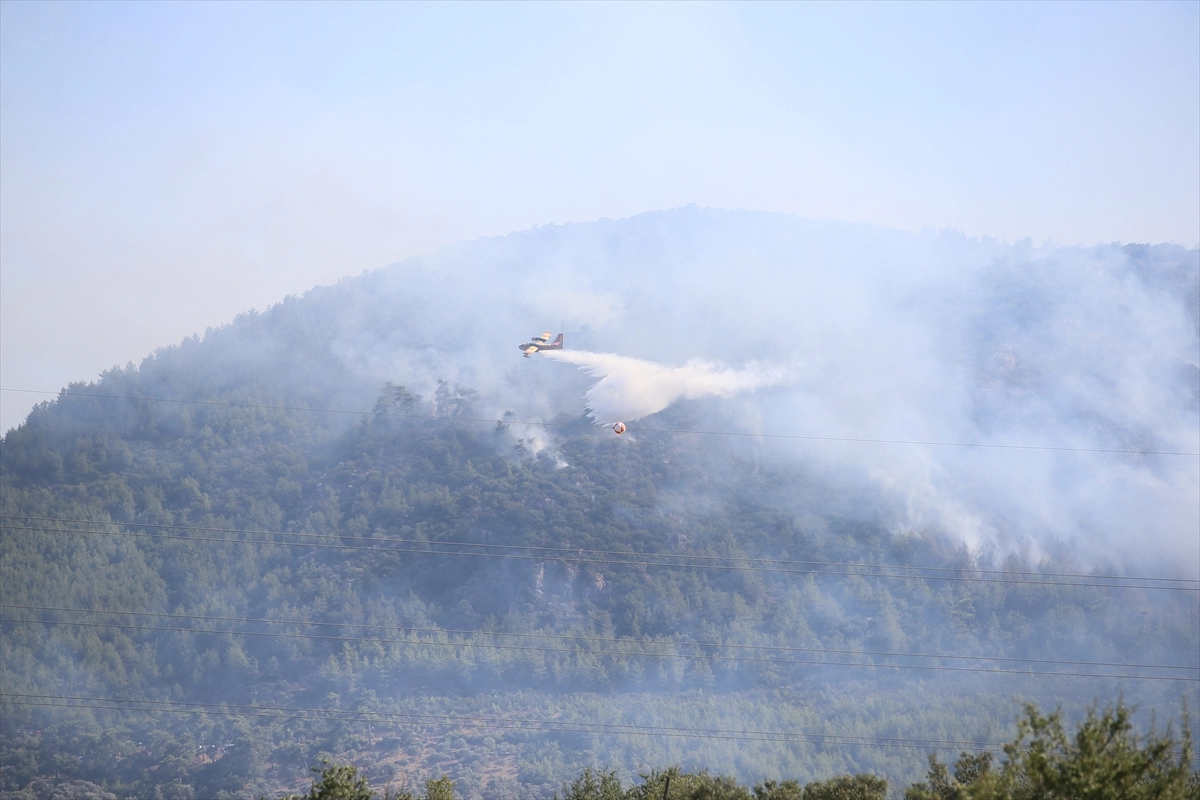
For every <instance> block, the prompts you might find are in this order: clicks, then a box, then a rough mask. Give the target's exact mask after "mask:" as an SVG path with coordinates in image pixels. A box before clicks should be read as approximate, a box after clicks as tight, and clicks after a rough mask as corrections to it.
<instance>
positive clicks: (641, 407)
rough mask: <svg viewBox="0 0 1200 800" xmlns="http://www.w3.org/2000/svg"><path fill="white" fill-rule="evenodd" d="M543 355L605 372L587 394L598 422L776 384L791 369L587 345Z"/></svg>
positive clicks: (595, 373)
mask: <svg viewBox="0 0 1200 800" xmlns="http://www.w3.org/2000/svg"><path fill="white" fill-rule="evenodd" d="M543 355H545V356H547V357H549V358H553V359H555V360H558V361H565V362H566V363H568V364H575V365H576V366H578V367H579V368H581V369H582V370H584V371H585V372H586V373H588V374H589V375H592V376H595V377H598V378H600V380H599V381H598V382H597V383H596V384H595V385H594V386H592V388H590V389H589V390H588V391H587V394H586V395H585V396H584V400H585V403H586V406H587V410H588V413H589V415H590V416H591V417H592V419H593V420H595V422H596V424H598V425H611V424H612V423H614V422H619V421H629V420H635V419H641V418H642V417H648V416H650V415H651V414H655V413H657V412H659V411H662V410H663V409H664V408H666V407H667V406H669V405H671V404H672V403H674V402H675V401H677V400H698V399H700V398H702V397H732V396H733V395H735V394H740V393H741V392H752V391H754V390H755V389H761V388H765V387H767V386H775V385H778V384H779V383H782V382H783V381H784V379H785V378H786V375H787V373H786V371H785V370H783V369H780V368H778V367H762V366H760V365H758V364H755V363H751V364H749V365H747V366H746V367H745V368H744V369H740V370H737V369H730V368H729V367H726V366H723V365H721V364H716V363H713V362H709V361H701V360H693V361H689V362H687V363H686V364H684V365H683V366H682V367H668V366H665V365H663V364H656V363H654V362H653V361H644V360H642V359H640V358H629V357H628V356H619V355H616V354H614V353H589V352H587V351H586V350H547V351H545V352H544V353H543Z"/></svg>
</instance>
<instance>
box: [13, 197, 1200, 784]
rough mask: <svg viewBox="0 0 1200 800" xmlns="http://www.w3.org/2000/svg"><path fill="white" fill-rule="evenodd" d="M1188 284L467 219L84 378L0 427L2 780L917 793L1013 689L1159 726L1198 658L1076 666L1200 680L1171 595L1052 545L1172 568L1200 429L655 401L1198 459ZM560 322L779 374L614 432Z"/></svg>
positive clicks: (853, 232) (836, 230)
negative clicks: (593, 413)
mask: <svg viewBox="0 0 1200 800" xmlns="http://www.w3.org/2000/svg"><path fill="white" fill-rule="evenodd" d="M1196 276H1197V253H1196V251H1185V250H1182V249H1180V248H1171V247H1156V248H1136V247H1116V246H1114V247H1108V248H1096V249H1092V250H1076V249H1066V250H1056V251H1052V252H1045V253H1039V252H1036V251H1032V250H1031V249H1030V248H1028V247H1025V246H1022V245H1017V246H1006V245H1001V244H997V243H990V242H978V241H971V240H964V239H962V238H961V237H956V236H953V235H932V234H929V235H921V236H910V235H908V234H901V233H896V232H890V231H881V230H877V229H871V228H863V227H855V226H845V225H835V224H830V223H813V222H807V221H801V220H793V219H790V218H786V217H779V216H776V215H760V214H744V213H733V212H714V211H707V210H697V209H685V210H681V211H676V212H664V213H662V214H652V215H643V216H642V217H637V218H633V219H631V220H623V221H619V222H601V223H595V224H591V225H582V226H568V227H566V228H551V229H539V230H535V231H530V232H526V233H523V234H514V235H513V236H510V237H505V238H502V239H496V240H483V241H480V242H475V243H468V244H464V245H459V246H456V247H454V248H448V249H447V250H445V251H443V252H441V253H439V254H436V255H434V256H431V257H429V258H427V259H418V260H414V261H412V262H406V263H405V264H402V265H396V266H393V267H389V268H387V269H385V270H381V271H379V272H375V273H370V274H366V275H363V276H361V277H358V278H354V279H348V280H346V281H343V282H342V283H340V284H338V285H337V286H335V287H330V288H325V289H315V290H313V291H312V292H310V293H309V294H307V295H305V296H304V297H303V298H291V299H289V300H287V301H285V302H283V303H281V304H280V305H278V306H276V307H274V308H272V309H271V310H269V311H267V312H265V313H263V314H248V315H246V316H244V317H242V318H240V319H239V320H237V321H236V322H235V323H234V324H232V325H230V326H227V327H225V328H222V329H219V330H215V331H210V332H208V334H206V336H205V337H204V339H203V340H200V339H193V340H188V341H185V342H184V343H183V344H182V345H180V346H179V347H175V348H167V349H164V350H162V351H159V352H158V353H156V354H154V355H153V356H151V357H150V358H148V359H147V360H146V361H145V362H143V364H141V365H140V366H138V367H132V366H131V367H128V368H125V369H115V370H113V371H111V372H109V373H106V374H105V375H104V376H103V377H102V379H101V380H100V381H98V382H96V383H94V384H88V385H83V384H80V385H75V386H72V387H68V390H67V391H66V392H65V393H64V395H63V396H61V397H59V398H58V399H57V400H55V401H54V402H52V403H48V404H45V405H44V406H42V407H39V408H38V409H36V410H35V411H34V412H33V414H31V416H30V418H29V420H28V421H27V423H26V424H25V425H23V426H22V427H21V428H19V429H17V430H15V431H13V432H11V433H10V434H9V435H8V436H6V437H5V439H4V441H3V443H2V445H0V471H2V472H0V478H2V480H3V506H2V507H3V514H4V515H5V517H4V528H3V537H2V539H0V548H2V549H0V555H2V563H0V569H2V570H3V574H2V575H0V585H2V587H3V589H2V591H3V603H4V604H5V606H6V607H5V619H6V621H5V622H4V623H3V645H4V650H3V653H4V657H3V664H2V665H0V667H2V670H3V672H2V677H3V686H4V691H5V693H6V697H5V709H4V712H5V713H4V715H3V720H0V726H2V727H0V735H2V740H3V741H2V744H3V748H4V754H3V763H4V766H5V769H4V771H3V772H2V773H0V775H2V778H0V781H2V782H3V785H2V786H0V789H3V790H8V791H12V790H16V789H19V788H21V787H22V786H25V785H27V784H28V783H29V782H30V781H31V780H33V779H34V778H35V777H36V776H39V775H40V776H48V775H58V776H67V777H71V778H79V779H85V780H88V781H91V782H93V783H97V784H101V785H104V786H106V787H108V788H109V789H110V790H112V791H115V792H118V793H121V792H126V793H130V794H132V795H135V796H152V795H154V793H157V794H158V795H161V796H164V797H165V796H178V797H185V796H197V797H208V796H216V795H217V794H219V793H221V792H228V793H232V794H233V795H239V794H244V795H246V796H251V795H253V796H257V793H261V792H263V791H270V790H273V789H276V788H278V787H281V786H283V785H288V784H293V783H295V782H297V781H303V780H304V779H305V773H306V769H307V765H308V764H310V763H313V761H314V760H316V759H319V757H320V754H321V753H331V754H335V755H337V756H338V757H342V758H353V759H355V760H357V761H358V762H359V763H361V764H362V765H364V766H365V767H367V768H368V769H369V770H370V774H372V775H373V776H374V777H375V778H376V779H378V778H379V777H380V776H385V775H386V774H387V773H388V771H389V770H392V771H399V770H402V771H405V772H407V773H408V774H409V775H412V776H425V775H429V774H433V772H435V771H441V770H444V771H448V772H450V773H451V774H452V775H453V776H454V777H455V778H456V779H457V780H458V782H459V786H460V789H463V790H464V791H465V793H466V794H467V795H468V796H478V795H487V796H515V795H520V794H533V795H535V796H545V795H548V794H550V793H552V792H553V791H554V789H556V788H557V787H558V785H559V783H560V782H561V781H562V780H564V779H567V778H571V777H574V776H575V775H577V774H578V772H579V769H580V768H581V767H582V766H584V765H587V764H594V765H599V766H608V765H612V766H615V767H618V768H619V769H620V770H622V771H623V773H624V774H626V775H629V774H630V773H631V772H633V771H636V769H637V768H638V767H639V766H642V765H644V766H662V765H665V764H668V763H674V762H682V763H683V764H684V766H696V765H699V766H707V767H711V768H713V769H715V770H720V771H725V772H728V773H733V774H737V775H739V776H741V777H742V778H743V779H744V780H746V781H750V782H753V781H757V780H760V779H763V778H779V777H788V778H800V779H808V778H817V777H828V776H829V775H832V774H835V773H839V772H847V771H858V770H873V771H876V772H878V773H879V774H884V775H887V776H889V777H891V778H893V779H895V780H900V781H903V780H911V779H913V778H916V777H918V776H919V775H921V774H923V769H924V763H923V750H924V749H926V748H929V747H942V748H944V749H947V750H949V751H953V752H957V750H959V749H963V748H964V747H968V746H985V745H987V744H989V743H999V742H1003V741H1005V740H1006V739H1007V738H1008V737H1009V733H1010V727H1011V722H1012V720H1013V718H1014V717H1015V715H1016V713H1017V706H1016V705H1015V703H1014V701H1015V700H1019V699H1029V700H1040V701H1042V702H1043V703H1046V704H1049V705H1054V704H1055V703H1057V702H1064V703H1066V704H1067V705H1066V707H1067V710H1068V711H1069V712H1070V713H1072V714H1078V713H1079V712H1080V710H1081V709H1082V708H1083V707H1085V706H1086V705H1087V704H1088V703H1089V702H1090V701H1091V700H1092V699H1093V698H1097V697H1099V698H1101V699H1108V698H1110V697H1112V696H1114V695H1115V694H1117V693H1118V692H1124V694H1125V697H1126V699H1128V700H1132V701H1134V702H1137V703H1140V704H1141V707H1142V710H1143V712H1144V713H1149V712H1151V711H1157V712H1158V713H1159V714H1160V715H1168V716H1169V715H1172V714H1174V713H1176V712H1177V710H1178V699H1179V696H1180V692H1181V691H1183V692H1186V693H1188V696H1190V697H1191V698H1192V702H1193V703H1194V702H1195V701H1196V690H1195V688H1194V687H1195V683H1194V682H1191V683H1188V682H1179V681H1177V680H1144V679H1139V678H1136V677H1132V676H1150V675H1152V676H1154V677H1156V678H1169V677H1179V676H1181V675H1184V676H1187V675H1189V674H1190V673H1186V672H1181V671H1179V670H1151V669H1144V668H1137V669H1135V668H1133V667H1131V666H1099V665H1097V663H1096V662H1105V663H1108V664H1117V665H1121V664H1124V665H1129V664H1155V665H1166V664H1176V665H1180V664H1181V665H1185V666H1188V665H1190V666H1195V665H1196V664H1197V652H1198V647H1200V635H1198V633H1197V629H1198V627H1200V625H1198V622H1200V619H1198V615H1197V609H1196V604H1195V600H1194V593H1193V592H1187V591H1174V590H1161V589H1155V590H1147V589H1111V588H1099V587H1097V586H1096V585H1095V584H1096V583H1106V582H1107V583H1111V581H1097V580H1094V579H1088V578H1082V577H1079V578H1066V577H1061V576H1060V577H1050V578H1042V577H1039V575H1042V574H1048V573H1059V574H1063V573H1070V574H1079V573H1086V572H1088V571H1090V570H1091V569H1092V568H1093V567H1095V566H1096V565H1097V564H1099V565H1102V567H1103V570H1102V571H1103V572H1104V573H1105V574H1111V573H1113V572H1114V571H1118V572H1119V571H1124V570H1130V569H1132V570H1141V571H1144V570H1150V569H1153V570H1155V571H1156V572H1157V574H1160V575H1166V576H1168V577H1190V578H1194V577H1196V575H1195V561H1196V558H1195V554H1194V551H1195V547H1196V542H1195V541H1194V539H1195V537H1194V536H1191V537H1190V538H1189V535H1188V534H1187V531H1188V530H1189V529H1188V528H1187V527H1186V526H1187V525H1188V524H1189V523H1190V521H1191V517H1192V516H1194V515H1195V510H1194V509H1195V506H1194V503H1193V505H1192V506H1189V505H1188V503H1189V502H1191V501H1192V499H1194V497H1195V495H1196V492H1197V486H1196V484H1197V477H1196V475H1195V472H1196V467H1195V459H1187V458H1172V457H1162V456H1158V457H1156V456H1147V455H1140V456H1130V455H1120V454H1113V453H1096V452H1060V451H1040V450H1032V451H1021V450H1012V451H996V450H982V451H981V450H979V449H968V448H933V447H912V446H903V445H888V446H880V445H864V444H862V443H858V444H854V443H849V442H840V443H837V442H815V441H796V440H777V439H771V438H762V437H759V436H717V437H714V436H704V435H696V434H683V433H679V431H683V430H716V431H722V432H724V433H738V434H759V433H768V434H771V433H807V434H809V435H818V436H820V435H825V436H848V437H854V438H867V439H869V438H890V439H928V440H938V441H958V442H969V441H980V440H983V441H992V442H1006V441H1007V442H1010V443H1026V444H1052V445H1058V446H1066V447H1082V448H1088V447H1091V448H1095V449H1109V450H1111V449H1120V450H1162V451H1178V450H1187V449H1188V448H1189V447H1194V445H1193V444H1189V443H1190V442H1194V428H1195V417H1196V413H1197V412H1196V409H1197V407H1198V405H1197V404H1198V402H1200V398H1198V395H1197V393H1196V391H1195V387H1196V359H1195V358H1194V355H1195V352H1196V342H1197V334H1196V325H1197V309H1196V303H1195V297H1196V285H1197V284H1196ZM559 320H562V322H563V324H562V325H561V327H562V328H564V329H565V330H566V331H567V342H568V347H574V348H584V347H590V348H593V349H601V348H603V349H606V350H612V351H615V352H619V353H624V354H627V355H639V356H641V357H643V358H646V359H651V360H658V361H664V362H668V363H680V362H682V361H685V360H687V359H691V358H706V359H711V360H715V361H721V362H724V363H728V364H740V363H744V362H745V361H746V360H749V359H757V360H759V361H761V362H764V363H767V364H772V365H777V366H782V367H785V368H787V369H788V370H790V373H789V374H791V375H792V376H793V378H792V380H791V381H790V382H789V383H788V384H787V385H784V386H779V387H776V388H773V389H770V390H763V391H760V392H759V393H756V394H753V395H744V396H740V397H737V398H734V399H731V400H717V399H712V398H710V399H707V400H704V399H701V400H693V401H686V402H682V403H678V404H675V405H673V406H672V407H671V408H669V409H667V410H666V411H664V412H661V413H660V414H657V415H655V416H654V417H652V418H648V419H646V420H643V421H641V422H640V423H639V424H636V425H633V426H631V427H632V431H631V433H632V435H629V434H627V435H626V436H624V437H620V438H618V437H615V436H613V434H612V433H611V432H609V431H606V430H603V429H599V428H596V427H594V426H592V425H590V424H589V423H588V420H587V419H585V418H584V417H583V416H582V413H583V401H582V396H583V392H584V390H585V389H586V388H587V386H588V385H589V384H590V382H591V379H589V378H588V377H587V376H585V375H583V374H582V373H579V372H576V371H574V370H572V369H571V368H569V367H567V366H566V365H562V364H553V363H546V362H544V361H539V360H536V359H531V360H529V361H523V360H522V359H521V358H520V354H519V353H518V352H517V351H516V348H515V347H514V345H515V344H516V343H518V342H519V341H521V336H522V335H523V334H524V333H528V332H529V331H528V330H526V329H530V330H532V329H534V328H538V329H540V328H544V327H546V326H547V325H550V326H555V325H556V323H557V322H558V321H559ZM388 382H391V384H389V383H388ZM1101 389H1103V391H1101ZM130 398H138V399H130ZM330 409H333V410H336V411H337V412H339V413H330V412H329V410H330ZM347 411H348V412H362V413H340V412H347ZM505 412H512V413H511V414H510V415H509V416H508V418H507V419H508V421H507V422H505V421H503V420H504V419H505V416H504V415H505ZM1189 415H1190V417H1189ZM1189 420H1190V421H1189ZM1189 425H1190V426H1191V427H1189ZM1188 437H1192V438H1191V439H1189V438H1188ZM1189 515H1191V516H1189ZM1190 530H1191V531H1193V532H1194V530H1195V526H1194V525H1193V526H1192V527H1191V528H1190ZM1133 551H1137V552H1139V553H1140V555H1141V558H1140V560H1135V559H1134V558H1133V557H1132V556H1131V555H1130V554H1131V553H1132V552H1133ZM627 554H628V555H627ZM1189 558H1190V559H1191V561H1190V562H1189V560H1188V559H1189ZM746 559H754V560H746ZM1166 563H1169V564H1171V566H1170V567H1167V566H1164V564H1166ZM869 565H894V566H903V565H911V566H918V567H921V568H922V569H919V570H900V569H881V568H878V567H871V566H869ZM986 570H995V572H986ZM1168 570H1173V571H1168ZM1135 574H1136V573H1135ZM1045 581H1049V582H1050V583H1051V584H1052V585H1049V586H1046V585H1040V584H1041V583H1042V582H1045ZM64 609H74V610H70V611H68V610H64ZM81 610H83V611H81ZM85 611H86V613H85ZM134 612H136V614H137V615H135V614H134ZM263 620H274V621H280V620H282V621H286V623H280V622H263ZM913 654H933V656H932V657H929V656H917V655H913ZM997 659H1007V660H997ZM1078 661H1085V662H1092V663H1090V664H1085V665H1080V664H1071V663H1066V662H1078ZM916 667H921V668H920V669H917V668H916ZM931 668H936V669H931ZM1047 672H1059V673H1062V672H1067V673H1087V674H1088V675H1092V676H1094V675H1112V676H1125V677H1110V678H1098V677H1086V676H1081V675H1079V674H1075V675H1070V676H1064V675H1059V676H1053V675H1045V674H1041V673H1047ZM39 698H42V699H39ZM44 698H51V699H44ZM97 698H107V699H105V700H101V699H97ZM114 700H115V701H116V702H114ZM133 701H139V702H133ZM33 703H53V704H58V705H67V706H70V708H67V709H58V708H48V707H46V706H45V705H34V704H33ZM298 709H299V710H298ZM309 709H315V710H317V711H309ZM270 715H274V716H270ZM522 720H524V721H522ZM530 720H534V721H539V722H530ZM618 725H623V726H635V727H624V728H622V727H612V726H618ZM605 726H608V727H605ZM636 726H642V727H636ZM646 726H667V727H668V728H670V729H671V730H663V729H661V728H660V729H657V730H650V729H649V728H647V727H646ZM685 729H689V730H685ZM747 730H753V731H770V732H773V733H771V734H769V735H759V736H757V737H749V738H747V736H746V735H745V734H742V733H737V732H739V731H747ZM697 731H699V732H708V733H707V734H703V735H701V736H700V737H697ZM646 733H653V734H654V735H652V736H647V735H645V734H646ZM798 733H803V734H811V735H812V736H811V737H798V736H797V734H798ZM785 734H786V735H785ZM706 737H707V738H706ZM714 737H715V738H714ZM847 737H850V738H847ZM855 737H868V738H855ZM871 737H883V738H871ZM946 743H950V744H946ZM898 745H899V746H898ZM67 754H69V755H67ZM189 792H190V793H191V795H189ZM172 793H174V794H172Z"/></svg>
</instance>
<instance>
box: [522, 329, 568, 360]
mask: <svg viewBox="0 0 1200 800" xmlns="http://www.w3.org/2000/svg"><path fill="white" fill-rule="evenodd" d="M562 349H563V335H562V334H561V333H560V334H559V335H558V336H556V337H554V341H553V342H552V341H550V331H546V332H545V333H543V334H542V335H541V336H534V337H533V341H532V342H526V343H525V344H523V345H521V350H522V352H524V353H525V357H526V358H529V357H530V356H531V355H533V354H534V353H536V352H538V351H539V350H562Z"/></svg>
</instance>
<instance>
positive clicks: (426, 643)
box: [0, 617, 1200, 683]
mask: <svg viewBox="0 0 1200 800" xmlns="http://www.w3.org/2000/svg"><path fill="white" fill-rule="evenodd" d="M0 622H21V623H37V624H41V625H69V626H72V627H79V628H113V629H118V630H136V631H162V632H168V633H196V634H204V633H207V634H221V635H231V636H258V637H264V638H281V639H306V640H318V641H334V642H365V643H374V644H399V645H409V646H419V647H451V648H473V649H481V650H505V651H518V652H533V653H562V654H566V655H574V656H619V657H623V658H631V657H644V658H678V659H688V660H696V661H705V660H706V661H720V662H733V663H759V664H776V665H782V666H814V667H821V666H832V667H859V668H874V669H914V670H933V671H937V672H983V673H989V674H995V675H1039V676H1057V677H1063V678H1109V679H1113V680H1138V681H1185V682H1188V683H1200V678H1185V677H1181V676H1176V675H1114V674H1112V673H1101V672H1053V671H1046V670H1021V669H987V668H984V667H947V666H937V665H929V664H864V663H861V662H856V661H804V660H800V659H788V658H761V657H749V656H718V655H703V656H689V655H685V654H682V653H652V652H647V651H637V650H633V651H622V650H583V649H572V648H567V647H534V646H530V645H506V644H487V643H472V642H437V641H430V640H412V639H378V638H371V637H367V636H327V635H321V634H305V633H280V632H275V631H235V630H205V629H198V628H178V627H170V626H165V625H122V624H120V623H116V622H73V621H68V620H42V619H20V618H11V617H6V618H0Z"/></svg>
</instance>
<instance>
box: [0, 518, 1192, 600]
mask: <svg viewBox="0 0 1200 800" xmlns="http://www.w3.org/2000/svg"><path fill="white" fill-rule="evenodd" d="M92 524H97V525H122V524H123V523H107V522H105V523H100V522H98V523H92ZM147 527H159V526H155V525H148V526H147ZM161 527H164V528H175V529H186V528H185V526H161ZM0 529H6V530H13V531H33V532H39V533H70V534H84V535H93V536H117V537H131V538H144V539H159V540H166V541H172V542H206V543H216V544H234V545H261V546H272V547H302V548H311V549H332V550H360V551H367V552H371V553H404V554H408V555H425V556H454V557H471V558H496V559H506V560H521V561H541V562H544V561H547V560H552V559H548V558H547V557H546V556H538V555H521V554H517V553H488V552H484V553H479V552H465V551H457V550H439V549H418V548H415V547H413V548H400V547H383V546H381V545H382V544H386V543H389V542H397V541H399V542H406V543H412V544H423V545H426V546H427V547H436V546H438V545H440V544H443V543H441V542H422V541H419V540H397V539H372V538H370V537H354V536H340V535H338V534H311V533H286V532H275V533H271V534H269V535H272V536H292V537H312V538H324V539H335V538H337V539H351V540H359V541H368V542H375V543H376V544H373V545H352V544H337V543H330V542H289V541H267V540H253V539H230V538H222V537H211V536H177V535H172V534H158V533H141V532H131V531H104V530H85V529H78V528H44V527H40V526H21V527H14V526H12V525H0ZM199 529H200V530H204V529H203V528H199ZM244 533H251V534H253V533H256V532H255V531H245V532H244ZM454 545H455V546H458V547H471V546H472V544H471V543H469V542H456V543H454ZM509 546H510V547H512V548H513V549H518V550H520V549H526V548H523V547H522V546H520V545H509ZM572 552H581V551H572ZM582 552H586V551H582ZM620 555H626V556H631V557H630V558H623V559H612V558H582V557H580V556H577V555H566V554H564V555H562V556H559V557H557V558H556V559H553V560H558V561H564V562H569V563H572V564H605V565H610V566H634V567H674V568H680V569H701V570H721V571H732V572H766V573H782V574H791V575H839V576H856V577H860V578H892V579H902V580H932V581H960V582H968V583H1002V584H1004V583H1007V584H1023V585H1031V586H1051V587H1063V586H1086V587H1090V588H1096V589H1144V590H1168V591H1190V592H1200V582H1197V581H1191V580H1188V579H1184V578H1179V579H1174V578H1150V579H1148V580H1149V581H1162V582H1166V581H1173V582H1175V583H1192V584H1197V585H1193V586H1186V585H1184V586H1179V585H1159V584H1151V585H1141V584H1136V583H1130V582H1126V583H1104V582H1100V581H1098V580H1095V578H1096V577H1097V576H1081V577H1089V578H1093V580H1090V581H1062V580H1041V581H1039V580H1029V579H1027V578H1011V579H1008V578H987V577H974V576H966V575H922V574H916V573H913V572H909V573H884V572H865V571H852V572H843V571H834V570H828V569H788V568H783V567H756V566H736V565H728V564H708V563H694V562H689V561H686V560H680V559H686V558H687V556H676V555H672V554H664V555H662V556H659V555H657V554H648V553H621V554H620ZM654 559H657V560H654ZM665 559H675V560H672V561H667V560H665ZM815 563H818V564H820V563H826V562H815ZM837 566H844V567H846V568H857V569H859V570H861V569H870V567H859V565H856V564H852V563H842V564H837ZM886 568H888V569H894V570H905V569H907V570H921V569H924V568H923V567H903V566H888V567H886ZM936 569H942V568H936ZM963 571H964V572H966V571H969V570H967V569H966V568H964V569H963ZM970 571H973V570H970ZM997 572H998V571H997ZM998 574H1004V573H1003V572H998ZM1026 574H1028V573H1026ZM1034 574H1037V573H1034ZM1101 577H1102V578H1103V579H1105V580H1123V581H1136V580H1139V579H1138V578H1129V579H1126V578H1120V577H1117V576H1111V577H1109V576H1101Z"/></svg>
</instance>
